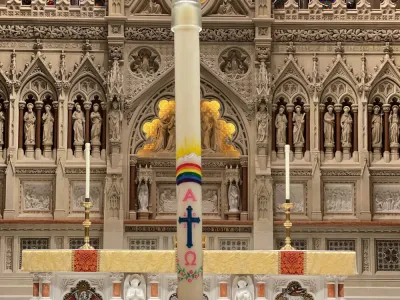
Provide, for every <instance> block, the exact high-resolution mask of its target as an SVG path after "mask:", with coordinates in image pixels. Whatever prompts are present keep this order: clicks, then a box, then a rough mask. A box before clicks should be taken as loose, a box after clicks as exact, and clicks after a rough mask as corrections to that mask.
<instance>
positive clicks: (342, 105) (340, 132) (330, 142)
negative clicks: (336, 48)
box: [320, 77, 358, 162]
mask: <svg viewBox="0 0 400 300" xmlns="http://www.w3.org/2000/svg"><path fill="white" fill-rule="evenodd" d="M320 114H321V117H320V120H321V123H320V136H321V141H320V148H321V149H323V151H324V153H325V156H324V159H325V160H327V161H329V160H333V159H335V160H336V161H337V162H341V161H342V160H349V159H351V158H352V157H354V158H355V159H358V104H357V94H356V91H355V90H354V89H353V87H352V85H351V84H350V83H349V82H348V81H347V80H345V79H343V78H342V77H336V78H334V79H332V80H331V81H330V82H328V83H327V84H326V85H325V88H324V90H323V91H322V94H321V103H320Z"/></svg>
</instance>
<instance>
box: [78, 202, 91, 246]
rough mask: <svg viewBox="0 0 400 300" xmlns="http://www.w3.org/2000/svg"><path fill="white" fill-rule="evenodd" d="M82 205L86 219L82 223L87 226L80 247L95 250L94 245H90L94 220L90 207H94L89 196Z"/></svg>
mask: <svg viewBox="0 0 400 300" xmlns="http://www.w3.org/2000/svg"><path fill="white" fill-rule="evenodd" d="M82 206H83V207H84V208H85V221H83V223H82V225H83V227H84V228H85V237H84V238H83V242H84V244H83V246H82V247H80V248H79V249H82V250H93V249H94V248H93V246H91V245H90V236H89V230H90V225H92V222H90V218H89V215H90V209H91V208H92V207H93V204H92V202H90V199H89V198H85V202H83V203H82Z"/></svg>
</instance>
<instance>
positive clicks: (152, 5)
mask: <svg viewBox="0 0 400 300" xmlns="http://www.w3.org/2000/svg"><path fill="white" fill-rule="evenodd" d="M141 13H142V14H149V15H161V13H162V11H161V5H160V4H158V3H157V2H156V0H149V3H148V4H147V6H146V7H145V8H144V9H143V11H142V12H141Z"/></svg>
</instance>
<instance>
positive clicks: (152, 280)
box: [147, 274, 161, 300]
mask: <svg viewBox="0 0 400 300" xmlns="http://www.w3.org/2000/svg"><path fill="white" fill-rule="evenodd" d="M147 279H148V282H149V285H150V300H160V299H161V298H160V288H159V284H160V275H159V274H148V275H147Z"/></svg>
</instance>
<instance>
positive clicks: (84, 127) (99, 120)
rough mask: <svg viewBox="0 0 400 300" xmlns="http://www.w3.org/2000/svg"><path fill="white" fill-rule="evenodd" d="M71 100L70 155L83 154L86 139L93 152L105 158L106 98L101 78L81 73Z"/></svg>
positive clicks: (69, 103) (69, 104) (69, 123)
mask: <svg viewBox="0 0 400 300" xmlns="http://www.w3.org/2000/svg"><path fill="white" fill-rule="evenodd" d="M68 99H69V101H68V137H67V148H68V158H74V157H75V158H81V157H82V149H83V145H84V143H89V142H90V144H91V156H92V157H93V158H94V159H102V160H105V152H106V123H107V122H106V120H107V102H106V97H105V92H104V89H103V87H102V84H101V83H100V81H99V79H98V78H95V77H93V76H89V75H87V74H86V75H83V76H78V77H77V79H76V80H75V81H73V84H72V87H71V90H70V94H69V98H68Z"/></svg>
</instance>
